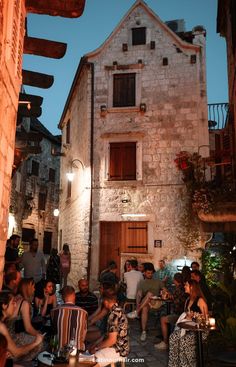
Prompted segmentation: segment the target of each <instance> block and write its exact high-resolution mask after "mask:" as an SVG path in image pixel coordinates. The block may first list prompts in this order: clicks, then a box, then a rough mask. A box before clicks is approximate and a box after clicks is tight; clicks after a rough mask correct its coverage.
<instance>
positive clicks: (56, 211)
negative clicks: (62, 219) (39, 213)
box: [53, 209, 60, 217]
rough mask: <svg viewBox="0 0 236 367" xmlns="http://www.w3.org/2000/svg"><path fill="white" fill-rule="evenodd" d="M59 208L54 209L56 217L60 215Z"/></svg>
mask: <svg viewBox="0 0 236 367" xmlns="http://www.w3.org/2000/svg"><path fill="white" fill-rule="evenodd" d="M59 213H60V212H59V209H54V210H53V215H54V217H58V216H59Z"/></svg>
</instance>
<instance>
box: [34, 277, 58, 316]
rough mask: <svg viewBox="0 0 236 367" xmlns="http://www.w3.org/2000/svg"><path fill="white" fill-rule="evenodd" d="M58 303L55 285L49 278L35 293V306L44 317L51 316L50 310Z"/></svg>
mask: <svg viewBox="0 0 236 367" xmlns="http://www.w3.org/2000/svg"><path fill="white" fill-rule="evenodd" d="M56 305H57V298H56V295H55V285H54V283H53V282H52V281H51V280H49V279H47V280H45V281H44V282H43V283H42V289H39V290H38V291H37V292H36V293H35V307H36V309H37V310H38V313H40V314H41V315H42V316H43V317H46V318H50V312H51V310H52V309H53V308H54V307H56Z"/></svg>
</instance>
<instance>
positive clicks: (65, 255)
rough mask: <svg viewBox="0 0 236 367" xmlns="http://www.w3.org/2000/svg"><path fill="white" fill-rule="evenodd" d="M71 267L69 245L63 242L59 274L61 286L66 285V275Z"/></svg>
mask: <svg viewBox="0 0 236 367" xmlns="http://www.w3.org/2000/svg"><path fill="white" fill-rule="evenodd" d="M70 267H71V254H70V249H69V245H68V244H67V243H65V244H64V245H63V248H62V252H61V254H60V276H61V281H60V284H61V288H62V287H65V286H66V285H67V277H68V274H69V272H70Z"/></svg>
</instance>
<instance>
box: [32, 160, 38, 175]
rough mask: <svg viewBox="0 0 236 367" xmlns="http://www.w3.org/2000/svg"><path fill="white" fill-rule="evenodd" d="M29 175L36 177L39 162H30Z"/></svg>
mask: <svg viewBox="0 0 236 367" xmlns="http://www.w3.org/2000/svg"><path fill="white" fill-rule="evenodd" d="M31 175H33V176H38V175H39V162H36V161H32V166H31Z"/></svg>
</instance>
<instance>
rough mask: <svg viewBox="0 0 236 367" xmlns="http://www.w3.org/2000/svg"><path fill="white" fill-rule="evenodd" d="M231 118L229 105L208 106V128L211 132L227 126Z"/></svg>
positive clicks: (215, 104) (213, 104)
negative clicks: (229, 117)
mask: <svg viewBox="0 0 236 367" xmlns="http://www.w3.org/2000/svg"><path fill="white" fill-rule="evenodd" d="M228 116H229V104H228V103H211V104H208V127H209V130H221V129H224V128H225V127H226V125H227V121H228Z"/></svg>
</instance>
